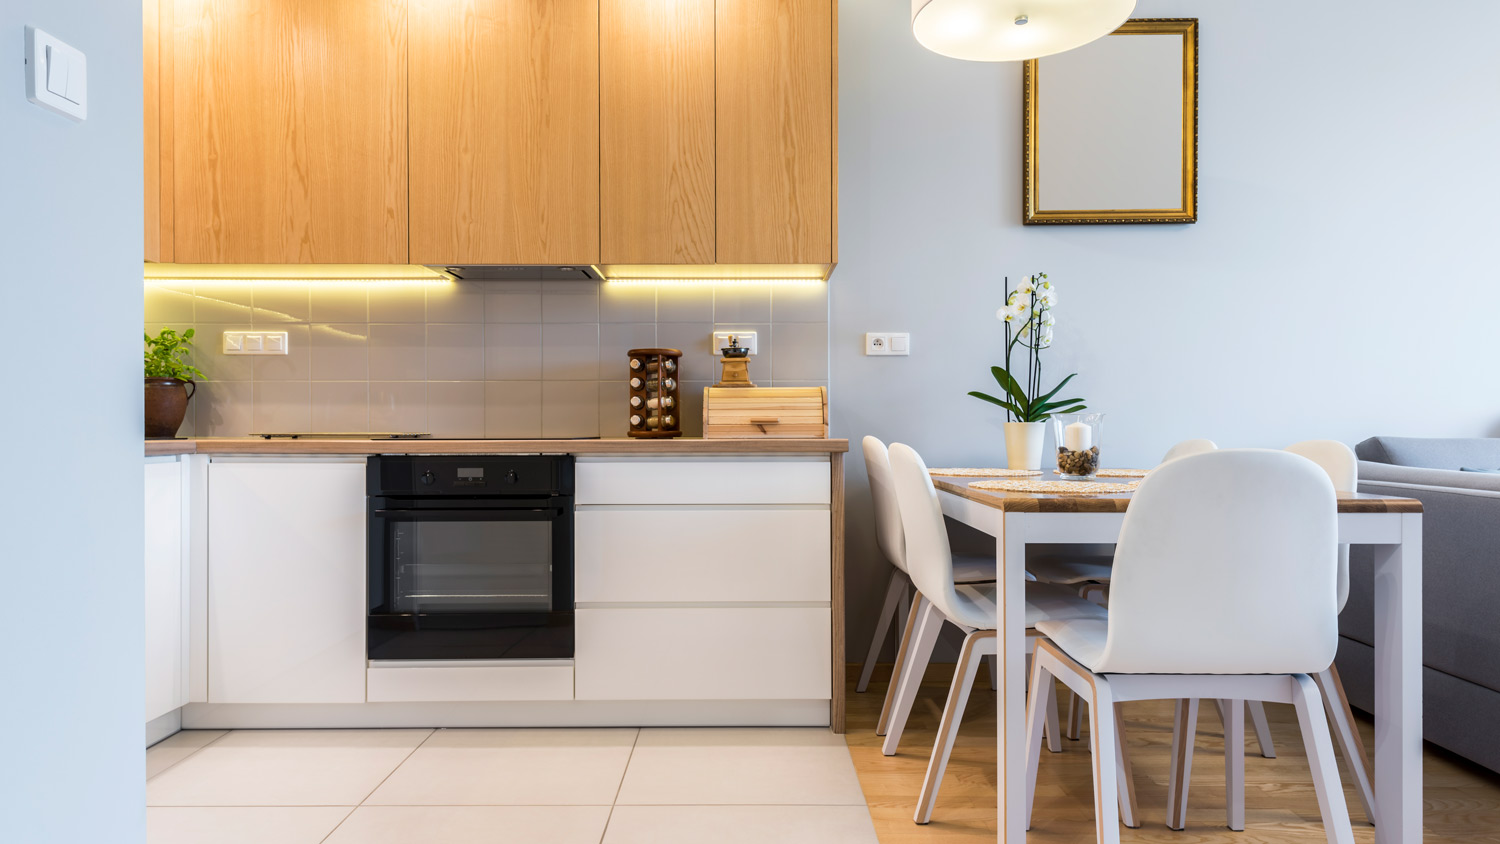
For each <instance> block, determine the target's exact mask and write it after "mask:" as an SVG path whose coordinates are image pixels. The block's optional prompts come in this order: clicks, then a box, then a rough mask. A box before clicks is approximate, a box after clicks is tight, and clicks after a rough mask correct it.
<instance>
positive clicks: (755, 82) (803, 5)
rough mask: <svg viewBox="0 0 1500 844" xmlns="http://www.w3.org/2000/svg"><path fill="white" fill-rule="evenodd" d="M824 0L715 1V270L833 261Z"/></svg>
mask: <svg viewBox="0 0 1500 844" xmlns="http://www.w3.org/2000/svg"><path fill="white" fill-rule="evenodd" d="M833 6H834V0H718V2H717V9H716V16H717V33H718V35H717V39H716V43H717V47H718V59H717V61H718V71H717V74H716V81H715V88H716V91H717V106H716V116H717V120H716V123H717V128H716V137H715V144H716V148H717V151H718V154H717V168H718V177H717V182H718V203H717V205H718V215H717V222H718V225H717V229H718V250H717V260H718V262H719V263H721V264H822V263H830V262H832V261H833V260H834V247H833V240H834V234H833V225H834V216H833V209H834V193H833V190H834V188H833V185H834V181H833V179H834V172H833V167H834V158H833V157H834V144H833V132H834V120H835V114H834V96H833V91H834V88H833V78H834V60H833V44H834V41H833V38H834V36H833V26H834V22H833Z"/></svg>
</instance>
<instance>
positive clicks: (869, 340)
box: [865, 331, 911, 357]
mask: <svg viewBox="0 0 1500 844" xmlns="http://www.w3.org/2000/svg"><path fill="white" fill-rule="evenodd" d="M865 354H866V355H867V356H868V355H877V356H881V357H884V356H888V355H902V356H905V355H910V354H911V334H909V333H907V332H905V331H900V332H893V331H872V332H869V333H867V334H865Z"/></svg>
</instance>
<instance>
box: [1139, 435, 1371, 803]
mask: <svg viewBox="0 0 1500 844" xmlns="http://www.w3.org/2000/svg"><path fill="white" fill-rule="evenodd" d="M1286 450H1287V451H1289V452H1291V453H1292V454H1297V455H1301V456H1302V457H1306V458H1307V459H1309V460H1311V461H1312V462H1314V463H1316V464H1318V466H1319V468H1321V469H1322V470H1323V472H1324V473H1325V474H1326V475H1328V479H1329V481H1330V482H1332V483H1333V488H1334V490H1335V491H1336V492H1344V493H1350V492H1354V491H1356V490H1357V489H1358V487H1359V458H1358V457H1356V456H1355V455H1354V450H1353V449H1351V448H1349V446H1347V445H1344V444H1343V443H1341V442H1338V441H1337V440H1304V441H1302V442H1298V443H1293V444H1292V445H1289V446H1287V447H1286ZM1337 597H1338V611H1339V612H1343V611H1344V605H1345V604H1347V603H1348V602H1349V546H1348V545H1340V546H1339V556H1338V588H1337ZM1313 681H1314V682H1316V683H1317V684H1318V689H1319V691H1320V692H1321V693H1322V697H1323V706H1324V708H1325V709H1326V710H1327V712H1328V720H1329V722H1330V723H1331V724H1332V726H1333V737H1334V739H1335V740H1336V741H1337V743H1338V748H1339V751H1340V752H1341V753H1342V754H1343V756H1344V765H1345V767H1346V768H1347V769H1348V771H1349V775H1350V777H1352V778H1353V780H1354V785H1355V792H1356V793H1357V794H1358V795H1359V801H1360V804H1361V805H1362V806H1363V807H1364V810H1365V818H1366V820H1368V821H1369V822H1370V824H1371V825H1374V824H1375V822H1376V821H1375V790H1374V784H1373V779H1372V776H1371V771H1370V758H1369V754H1368V752H1367V751H1366V749H1365V742H1364V738H1363V737H1361V736H1360V734H1359V727H1358V725H1356V724H1355V722H1354V713H1353V711H1351V710H1350V708H1349V697H1348V695H1347V694H1345V693H1344V683H1343V681H1342V680H1341V679H1340V678H1339V672H1338V668H1337V667H1335V666H1334V665H1332V664H1329V666H1328V668H1326V669H1324V670H1322V671H1319V672H1317V673H1315V674H1313ZM1251 703H1252V704H1254V703H1258V701H1252V702H1251ZM1180 711H1182V715H1183V717H1182V718H1181V719H1180V720H1181V723H1179V724H1176V725H1175V726H1174V728H1173V732H1174V735H1173V739H1172V746H1173V762H1172V764H1173V767H1174V769H1175V768H1178V767H1180V768H1181V769H1182V770H1183V772H1184V774H1183V776H1182V777H1181V778H1180V779H1179V780H1178V785H1179V787H1178V788H1175V789H1172V790H1171V791H1169V792H1168V795H1167V821H1168V824H1167V825H1168V826H1171V827H1172V828H1173V829H1181V828H1182V827H1183V825H1184V824H1185V823H1186V820H1187V789H1188V776H1187V774H1188V773H1190V772H1191V771H1192V766H1193V742H1192V741H1191V740H1190V739H1189V738H1187V737H1190V736H1192V735H1193V731H1194V727H1195V726H1196V716H1197V708H1196V707H1195V706H1190V707H1188V708H1186V709H1184V710H1180ZM1219 711H1220V713H1221V714H1220V718H1221V720H1222V718H1223V708H1222V706H1221V707H1219ZM1252 711H1253V709H1252ZM1240 752H1241V753H1243V752H1244V747H1243V745H1241V746H1240ZM1230 799H1231V800H1234V799H1235V798H1234V797H1233V796H1231V797H1230ZM1239 799H1240V801H1241V802H1240V805H1241V806H1243V805H1244V804H1243V795H1241V796H1240V797H1239Z"/></svg>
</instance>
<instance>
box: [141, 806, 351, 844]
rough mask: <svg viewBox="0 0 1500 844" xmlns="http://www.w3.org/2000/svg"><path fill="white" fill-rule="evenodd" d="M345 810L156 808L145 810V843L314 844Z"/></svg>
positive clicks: (340, 807)
mask: <svg viewBox="0 0 1500 844" xmlns="http://www.w3.org/2000/svg"><path fill="white" fill-rule="evenodd" d="M349 811H350V810H349V808H348V807H347V806H303V807H297V808H289V807H282V806H279V807H274V808H270V807H254V808H247V807H223V806H214V807H197V806H193V807H170V808H163V807H156V808H150V809H147V810H146V844H207V843H208V842H212V844H318V842H320V841H322V840H323V839H324V838H325V837H326V836H327V835H328V833H329V832H331V831H333V828H334V827H336V826H338V825H339V821H341V820H343V819H344V818H345V817H347V816H348V814H349Z"/></svg>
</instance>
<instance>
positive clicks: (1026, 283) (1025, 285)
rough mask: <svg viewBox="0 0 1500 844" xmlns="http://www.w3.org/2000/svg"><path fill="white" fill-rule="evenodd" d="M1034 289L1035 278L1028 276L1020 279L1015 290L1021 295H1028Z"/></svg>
mask: <svg viewBox="0 0 1500 844" xmlns="http://www.w3.org/2000/svg"><path fill="white" fill-rule="evenodd" d="M1034 290H1036V279H1034V278H1031V277H1030V276H1027V277H1026V278H1023V279H1021V281H1020V282H1019V283H1018V284H1017V285H1016V292H1017V293H1020V294H1022V295H1030V294H1031V293H1032V291H1034Z"/></svg>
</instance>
